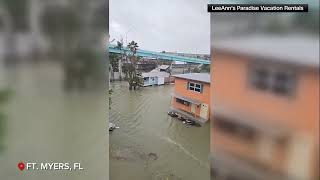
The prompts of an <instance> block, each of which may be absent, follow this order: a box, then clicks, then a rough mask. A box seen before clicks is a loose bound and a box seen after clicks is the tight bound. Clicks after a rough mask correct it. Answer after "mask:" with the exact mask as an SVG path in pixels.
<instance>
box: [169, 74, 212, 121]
mask: <svg viewBox="0 0 320 180" xmlns="http://www.w3.org/2000/svg"><path fill="white" fill-rule="evenodd" d="M173 77H174V78H175V80H174V82H175V83H174V92H173V94H172V100H171V108H170V110H171V111H173V112H176V113H178V114H180V115H182V116H185V117H186V118H188V119H190V120H193V121H196V122H200V123H205V122H207V121H208V120H209V101H210V99H209V98H210V75H209V74H208V73H189V74H177V75H173Z"/></svg>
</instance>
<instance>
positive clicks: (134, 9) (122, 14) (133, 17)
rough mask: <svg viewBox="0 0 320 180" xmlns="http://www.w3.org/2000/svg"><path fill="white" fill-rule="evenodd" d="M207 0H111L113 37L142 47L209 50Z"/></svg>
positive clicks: (203, 51) (189, 50) (194, 51)
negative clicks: (134, 42)
mask: <svg viewBox="0 0 320 180" xmlns="http://www.w3.org/2000/svg"><path fill="white" fill-rule="evenodd" d="M207 2H208V1H207V0H110V1H109V3H110V6H109V7H110V11H109V12H110V19H109V20H110V21H109V22H110V26H109V27H110V41H111V40H112V39H116V40H119V39H120V38H121V37H123V39H124V41H126V35H127V41H128V42H129V41H131V40H134V41H136V42H137V43H138V45H139V46H140V48H141V49H146V50H153V51H163V50H164V51H172V52H173V51H176V52H185V53H205V54H209V52H210V51H209V49H210V15H209V13H207Z"/></svg>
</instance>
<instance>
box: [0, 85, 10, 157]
mask: <svg viewBox="0 0 320 180" xmlns="http://www.w3.org/2000/svg"><path fill="white" fill-rule="evenodd" d="M9 96H10V92H9V91H8V90H0V152H1V151H2V150H3V149H4V144H3V139H4V136H5V130H6V128H5V120H6V116H5V114H4V112H2V106H3V105H4V103H5V102H7V101H8V99H9Z"/></svg>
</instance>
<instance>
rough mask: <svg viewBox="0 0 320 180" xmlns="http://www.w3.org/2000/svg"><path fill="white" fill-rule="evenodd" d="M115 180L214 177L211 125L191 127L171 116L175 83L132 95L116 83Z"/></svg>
mask: <svg viewBox="0 0 320 180" xmlns="http://www.w3.org/2000/svg"><path fill="white" fill-rule="evenodd" d="M111 88H112V89H113V93H112V104H111V112H110V122H112V123H114V124H116V125H117V126H119V127H120V129H117V130H115V131H113V132H112V133H111V134H110V145H109V147H110V179H112V180H123V179H130V180H162V179H166V180H167V179H168V180H175V179H183V180H194V179H209V163H208V154H209V133H210V132H209V125H208V124H206V125H205V126H203V127H200V128H199V127H188V126H186V125H184V124H183V123H181V122H180V121H177V120H175V119H173V118H171V117H170V116H168V115H167V111H168V108H169V106H170V98H171V96H170V94H171V92H172V90H173V86H172V85H166V86H157V87H145V88H142V89H140V90H137V91H129V90H128V83H127V82H113V83H111Z"/></svg>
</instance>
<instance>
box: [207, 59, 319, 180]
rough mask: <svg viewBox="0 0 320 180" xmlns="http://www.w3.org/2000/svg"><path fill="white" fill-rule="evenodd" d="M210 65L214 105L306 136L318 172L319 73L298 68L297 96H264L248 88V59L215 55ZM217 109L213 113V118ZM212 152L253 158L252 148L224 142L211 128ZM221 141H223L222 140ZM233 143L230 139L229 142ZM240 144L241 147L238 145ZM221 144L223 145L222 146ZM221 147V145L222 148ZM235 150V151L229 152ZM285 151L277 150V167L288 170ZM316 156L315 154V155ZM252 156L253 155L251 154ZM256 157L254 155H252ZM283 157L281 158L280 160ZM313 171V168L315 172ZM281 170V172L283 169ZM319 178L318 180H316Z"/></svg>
mask: <svg viewBox="0 0 320 180" xmlns="http://www.w3.org/2000/svg"><path fill="white" fill-rule="evenodd" d="M213 59H214V61H213V63H211V72H213V73H211V82H212V83H211V97H212V98H211V99H212V102H211V103H212V104H213V102H214V104H218V105H223V106H224V107H229V108H232V109H236V110H237V111H242V112H244V113H246V114H247V115H249V116H250V117H253V118H255V119H261V120H266V121H268V122H269V123H270V124H273V125H277V126H278V125H281V126H283V127H285V128H288V129H290V130H292V132H293V133H294V134H304V135H306V136H308V137H310V138H311V140H312V141H313V142H314V145H312V146H313V147H312V149H311V150H312V151H313V153H312V156H311V159H310V162H311V163H312V165H311V169H310V171H312V172H311V173H312V174H316V173H319V171H317V172H315V170H314V169H316V168H317V167H315V164H318V163H319V160H318V159H317V158H316V154H317V153H318V152H316V150H317V149H319V71H317V70H315V69H307V68H299V70H298V72H297V84H296V89H295V93H294V96H291V97H286V96H279V95H275V94H273V93H272V92H261V91H259V90H256V89H254V88H252V87H250V86H249V84H248V79H247V78H248V65H249V63H250V62H251V61H250V60H248V58H246V57H241V56H233V55H226V54H215V55H214V57H213ZM213 108H214V106H213V107H212V109H211V115H212V116H214V114H213V113H212V110H213ZM211 133H212V134H214V135H212V136H211V138H212V139H211V141H212V142H211V148H213V147H214V144H215V145H217V146H221V147H224V146H226V148H229V149H233V150H234V152H235V153H240V154H241V153H242V155H244V156H247V157H248V158H249V159H251V158H253V157H252V153H253V152H252V151H254V150H253V149H248V148H249V147H251V148H252V146H247V145H245V144H244V143H243V144H242V145H241V141H238V140H235V141H236V142H237V143H238V144H232V143H233V142H232V141H231V142H229V141H226V140H224V141H222V138H221V136H219V134H218V133H216V131H215V130H214V128H212V132H211ZM219 137H220V138H219ZM229 139H230V138H229ZM239 142H240V144H239ZM220 143H221V144H220ZM219 144H220V145H219ZM230 147H232V148H230ZM285 152H286V151H285V149H281V148H280V149H279V147H278V148H277V149H276V153H275V154H274V155H275V157H276V158H274V159H275V161H274V162H273V164H274V165H276V164H277V166H278V167H279V168H280V167H283V166H285V165H284V164H285V163H284V162H283V161H284V160H285V159H286V158H283V156H285ZM315 152H316V153H315ZM250 153H251V154H250ZM253 154H254V153H253ZM281 157H282V158H281ZM313 167H314V168H313ZM281 169H282V168H281ZM316 177H317V176H316Z"/></svg>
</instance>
